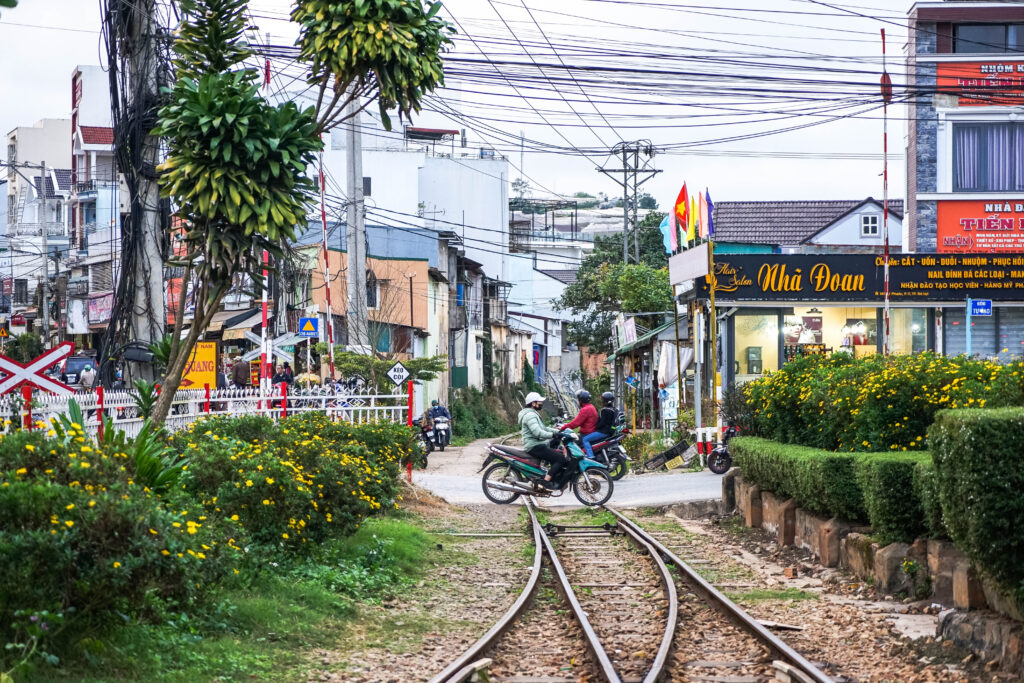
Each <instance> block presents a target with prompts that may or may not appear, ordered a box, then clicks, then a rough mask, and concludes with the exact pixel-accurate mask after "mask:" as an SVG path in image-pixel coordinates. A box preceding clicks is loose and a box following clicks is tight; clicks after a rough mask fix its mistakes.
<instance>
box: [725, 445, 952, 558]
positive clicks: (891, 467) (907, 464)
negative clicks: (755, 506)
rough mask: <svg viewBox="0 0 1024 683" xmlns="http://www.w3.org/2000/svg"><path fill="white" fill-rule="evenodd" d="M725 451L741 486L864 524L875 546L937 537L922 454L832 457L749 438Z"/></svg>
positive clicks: (937, 523) (931, 481) (928, 469)
mask: <svg viewBox="0 0 1024 683" xmlns="http://www.w3.org/2000/svg"><path fill="white" fill-rule="evenodd" d="M729 448H730V450H731V451H732V452H733V455H734V457H735V461H736V464H737V465H738V466H739V467H740V468H741V470H742V471H743V477H744V479H746V480H747V481H750V482H753V483H756V484H757V485H759V486H760V487H761V488H763V489H765V490H768V491H772V492H773V493H775V494H776V495H779V496H784V497H787V498H793V499H794V500H795V501H796V502H797V505H799V506H800V507H802V508H804V509H806V510H808V511H810V512H813V513H816V514H822V515H828V516H835V517H840V518H842V519H845V520H849V521H854V522H869V523H870V524H871V528H872V531H873V533H874V534H875V536H876V537H877V538H878V540H879V542H881V543H891V542H894V541H912V540H913V539H914V538H917V537H918V536H921V535H922V534H924V533H926V532H927V533H928V534H930V535H934V536H941V535H943V533H942V518H941V514H936V513H935V502H934V501H935V498H936V496H935V493H934V477H933V476H932V472H933V470H932V469H931V458H930V456H929V455H928V454H927V453H901V454H894V453H857V454H853V453H834V452H831V451H824V450H820V449H817V448H810V447H807V446H792V445H788V444H781V443H778V442H776V441H770V440H768V439H760V438H754V437H740V438H736V439H733V440H732V441H731V442H729Z"/></svg>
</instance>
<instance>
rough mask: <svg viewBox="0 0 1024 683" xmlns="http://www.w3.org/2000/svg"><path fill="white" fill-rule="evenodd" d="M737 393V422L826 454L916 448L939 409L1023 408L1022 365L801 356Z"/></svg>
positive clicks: (929, 357) (928, 356)
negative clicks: (740, 410) (741, 398)
mask: <svg viewBox="0 0 1024 683" xmlns="http://www.w3.org/2000/svg"><path fill="white" fill-rule="evenodd" d="M742 391H743V393H744V395H745V397H746V414H745V416H744V418H745V419H744V421H745V422H746V423H747V424H746V426H747V427H749V428H750V431H752V432H753V433H755V434H757V435H760V436H766V437H770V438H773V439H776V440H778V441H783V442H787V443H798V444H801V445H805V446H813V447H816V448H823V449H826V450H842V451H863V452H868V451H872V452H877V451H900V452H902V451H905V450H923V449H924V448H925V438H926V433H927V430H928V427H929V425H931V423H932V422H933V421H934V419H935V414H936V413H937V412H938V411H939V410H942V409H944V408H965V407H968V408H985V407H989V408H993V407H1001V406H1012V405H1022V404H1024V362H1021V361H1016V362H1013V363H1008V364H999V363H995V362H992V361H987V360H980V359H974V358H967V357H965V356H957V357H953V358H948V357H945V356H941V355H938V354H935V353H931V352H927V353H918V354H913V355H906V356H889V357H884V356H881V355H876V356H869V357H866V358H859V359H854V358H852V357H850V356H849V355H848V354H832V355H831V356H827V357H826V356H805V357H802V358H797V359H795V360H793V361H790V362H789V363H787V364H786V365H785V366H783V368H782V369H781V370H779V371H778V372H773V373H770V374H768V375H766V376H765V377H763V378H761V379H758V380H756V381H754V382H750V383H748V384H746V385H744V386H743V387H742Z"/></svg>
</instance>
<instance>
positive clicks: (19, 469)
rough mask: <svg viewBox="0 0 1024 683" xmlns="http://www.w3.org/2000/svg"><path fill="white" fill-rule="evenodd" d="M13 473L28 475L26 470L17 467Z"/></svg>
mask: <svg viewBox="0 0 1024 683" xmlns="http://www.w3.org/2000/svg"><path fill="white" fill-rule="evenodd" d="M14 473H15V474H28V470H27V469H25V468H24V467H19V468H18V469H16V470H14Z"/></svg>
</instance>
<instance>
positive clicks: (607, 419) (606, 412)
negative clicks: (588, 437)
mask: <svg viewBox="0 0 1024 683" xmlns="http://www.w3.org/2000/svg"><path fill="white" fill-rule="evenodd" d="M618 419H619V412H618V411H617V410H615V408H612V407H610V406H605V407H604V408H601V415H600V416H599V417H598V418H597V425H596V426H595V427H594V431H595V432H601V433H602V434H611V433H612V432H613V431H615V421H616V420H618Z"/></svg>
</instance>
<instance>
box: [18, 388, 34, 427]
mask: <svg viewBox="0 0 1024 683" xmlns="http://www.w3.org/2000/svg"><path fill="white" fill-rule="evenodd" d="M21 398H22V400H23V401H24V403H23V404H22V406H21V407H22V409H23V410H24V411H25V429H27V430H28V431H30V432H31V431H32V428H33V427H34V426H35V425H33V424H32V387H30V386H29V385H27V384H24V385H22V387H21Z"/></svg>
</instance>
